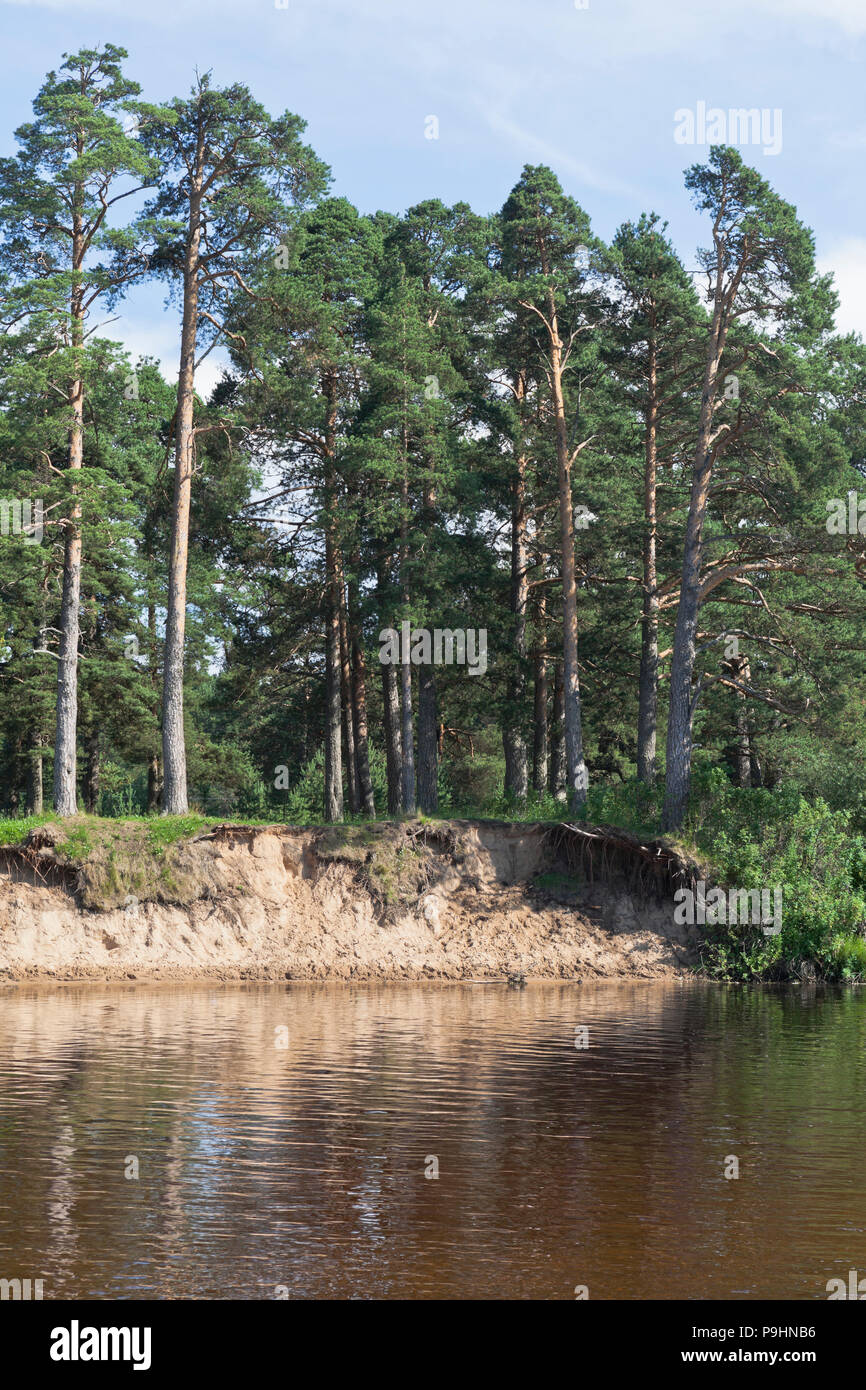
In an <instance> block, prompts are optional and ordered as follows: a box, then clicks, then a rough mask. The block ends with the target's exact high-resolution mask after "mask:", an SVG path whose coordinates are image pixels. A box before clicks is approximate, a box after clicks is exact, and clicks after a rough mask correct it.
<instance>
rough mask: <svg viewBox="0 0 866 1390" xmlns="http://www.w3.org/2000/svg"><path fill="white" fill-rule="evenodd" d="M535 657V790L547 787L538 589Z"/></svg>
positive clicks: (542, 607) (543, 614)
mask: <svg viewBox="0 0 866 1390" xmlns="http://www.w3.org/2000/svg"><path fill="white" fill-rule="evenodd" d="M535 623H536V638H535V658H534V673H533V720H532V724H533V740H532V786H533V790H535V791H536V792H538V793H539V794H540V793H542V792H544V791H546V789H547V767H548V736H547V601H546V599H545V595H544V590H543V589H539V591H538V598H537V599H536V603H535Z"/></svg>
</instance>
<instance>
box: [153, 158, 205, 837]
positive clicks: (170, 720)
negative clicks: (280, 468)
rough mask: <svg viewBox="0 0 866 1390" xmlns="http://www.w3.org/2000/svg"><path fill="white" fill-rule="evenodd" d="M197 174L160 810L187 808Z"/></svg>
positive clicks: (186, 280) (181, 378)
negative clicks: (186, 702) (185, 680)
mask: <svg viewBox="0 0 866 1390" xmlns="http://www.w3.org/2000/svg"><path fill="white" fill-rule="evenodd" d="M200 186H201V176H200V174H196V175H195V176H194V179H193V191H192V196H191V200H190V213H189V232H188V236H187V249H186V260H185V264H184V275H183V328H182V330H181V347H180V373H179V375H178V382H177V424H176V435H175V463H174V505H173V508H172V524H171V552H170V559H169V571H168V600H167V604H166V622H165V657H164V671H163V696H162V763H163V772H164V783H163V797H162V810H163V815H169V816H178V815H185V814H186V812H187V811H188V809H189V802H188V791H187V781H186V739H185V735H184V723H183V665H184V644H185V640H186V584H187V563H188V557H189V517H190V503H191V498H192V472H193V463H194V447H195V434H194V427H193V412H194V409H195V353H196V341H197V335H198V294H199V280H198V276H199V263H198V262H199V243H200V239H201V227H200V213H199V208H200Z"/></svg>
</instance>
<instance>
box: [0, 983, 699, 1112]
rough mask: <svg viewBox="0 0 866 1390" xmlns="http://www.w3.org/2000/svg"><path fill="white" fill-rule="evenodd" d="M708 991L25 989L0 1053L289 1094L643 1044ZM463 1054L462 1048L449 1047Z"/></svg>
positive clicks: (553, 986)
mask: <svg viewBox="0 0 866 1390" xmlns="http://www.w3.org/2000/svg"><path fill="white" fill-rule="evenodd" d="M704 989H706V986H700V985H696V986H692V985H690V984H689V983H687V982H680V981H673V982H659V983H655V984H647V983H646V982H627V981H623V982H612V983H603V984H586V985H580V986H578V985H574V984H567V983H553V982H552V983H538V984H532V985H529V986H527V987H526V988H525V989H522V990H512V989H509V988H507V987H506V986H505V985H498V984H479V985H469V984H453V985H449V984H438V985H433V986H426V987H424V988H420V987H418V986H417V985H400V984H389V985H379V984H365V985H356V986H353V985H314V984H303V983H298V984H291V985H286V986H268V985H250V986H247V987H237V986H222V985H220V986H217V987H216V988H214V989H208V988H207V987H204V986H199V987H196V988H189V987H184V988H180V987H177V986H172V985H164V986H162V985H129V986H127V987H114V988H100V987H99V986H84V987H81V986H75V985H70V986H67V987H65V988H64V989H62V990H55V989H50V990H49V989H45V988H40V987H36V986H27V985H24V986H21V987H19V988H18V989H15V990H10V991H7V992H6V993H4V994H0V1055H2V1056H3V1057H4V1058H5V1059H6V1062H7V1064H9V1065H13V1066H14V1065H17V1064H25V1065H28V1066H38V1065H39V1064H40V1063H42V1062H45V1063H47V1064H49V1065H48V1066H47V1068H46V1073H45V1078H44V1079H45V1081H46V1083H47V1084H48V1086H49V1087H50V1081H51V1077H52V1075H58V1076H60V1075H62V1074H63V1073H64V1072H65V1070H66V1065H67V1063H69V1062H70V1061H73V1062H75V1063H76V1064H77V1063H81V1064H85V1065H86V1062H87V1059H88V1058H98V1057H100V1056H108V1055H113V1056H115V1057H117V1058H119V1059H121V1060H125V1061H126V1062H128V1064H129V1066H130V1068H131V1071H130V1086H131V1087H133V1086H135V1084H136V1079H137V1074H138V1071H139V1069H141V1068H144V1067H154V1066H156V1067H161V1066H163V1065H170V1066H171V1067H172V1068H173V1069H174V1068H176V1070H177V1072H178V1073H179V1074H181V1075H185V1076H186V1077H187V1078H188V1079H190V1080H192V1079H193V1078H194V1077H195V1076H196V1075H197V1074H202V1075H204V1074H207V1076H208V1078H209V1080H210V1081H211V1082H213V1081H217V1082H218V1083H220V1082H225V1083H226V1086H227V1088H228V1089H234V1088H236V1087H245V1086H253V1087H258V1088H266V1089H267V1088H270V1087H271V1086H278V1087H279V1086H284V1085H285V1083H286V1081H287V1079H289V1078H291V1076H292V1075H293V1073H296V1072H301V1073H303V1074H304V1075H305V1076H307V1075H308V1073H309V1070H310V1068H315V1069H319V1070H327V1069H329V1068H333V1069H335V1070H340V1071H343V1072H351V1071H353V1070H358V1071H368V1070H375V1069H377V1068H382V1067H383V1066H385V1067H388V1066H393V1068H394V1069H395V1070H401V1071H407V1070H408V1071H411V1069H412V1059H413V1057H414V1058H416V1059H417V1060H418V1062H419V1065H421V1066H422V1067H423V1068H429V1067H430V1066H433V1067H434V1068H435V1066H436V1065H437V1064H438V1063H443V1064H444V1063H446V1062H449V1061H451V1060H453V1059H454V1057H455V1055H456V1053H459V1055H460V1057H461V1062H465V1063H467V1064H468V1065H470V1066H471V1067H473V1068H474V1069H476V1070H477V1071H479V1072H482V1071H483V1070H484V1069H485V1068H486V1067H490V1068H493V1069H495V1068H496V1067H498V1066H499V1065H501V1061H502V1056H503V1054H504V1053H506V1052H514V1051H515V1050H517V1051H519V1050H521V1049H525V1050H528V1051H529V1052H532V1051H533V1050H536V1049H537V1050H539V1051H540V1052H544V1051H549V1050H550V1049H555V1050H558V1049H559V1048H560V1047H562V1048H566V1049H572V1048H574V1046H575V1030H576V1029H577V1028H579V1027H587V1028H588V1029H589V1045H590V1047H592V1046H594V1045H595V1041H596V1039H594V1038H593V1029H594V1028H595V1029H598V1030H601V1031H603V1033H604V1036H605V1037H606V1038H609V1039H611V1040H615V1039H616V1037H620V1036H622V1037H626V1036H629V1037H631V1038H632V1039H634V1036H635V1035H636V1034H637V1035H640V1034H642V1033H645V1032H646V1033H649V1032H650V1031H652V1030H654V1029H657V1028H658V1026H659V1025H660V1024H663V1023H664V1020H665V1018H666V1016H667V1015H671V1014H675V1013H677V1012H678V1011H680V1012H681V1011H682V1008H683V1004H684V1001H685V1000H686V999H688V998H689V997H691V996H694V995H695V994H696V993H697V994H700V993H701V992H702V991H703V990H704ZM456 1044H459V1048H457V1049H456V1050H455V1045H456Z"/></svg>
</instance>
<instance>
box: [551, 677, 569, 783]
mask: <svg viewBox="0 0 866 1390" xmlns="http://www.w3.org/2000/svg"><path fill="white" fill-rule="evenodd" d="M566 774H567V764H566V757H565V681H564V679H563V671H562V662H561V661H557V662H556V665H555V667H554V674H553V721H552V727H551V734H550V792H551V795H552V796H553V797H554V798H555V799H556V800H557V801H565V799H566V789H565V784H566Z"/></svg>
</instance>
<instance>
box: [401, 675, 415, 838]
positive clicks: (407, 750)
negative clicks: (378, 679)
mask: <svg viewBox="0 0 866 1390" xmlns="http://www.w3.org/2000/svg"><path fill="white" fill-rule="evenodd" d="M400 705H401V711H402V714H401V720H400V741H401V748H402V751H403V765H402V775H401V778H400V795H401V798H402V801H403V810H404V811H405V812H406V814H407V816H414V814H415V810H416V804H415V736H414V723H413V715H412V667H411V665H410V662H409V654H408V652H407V653H405V654H404V657H403V661H402V662H401V664H400Z"/></svg>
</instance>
